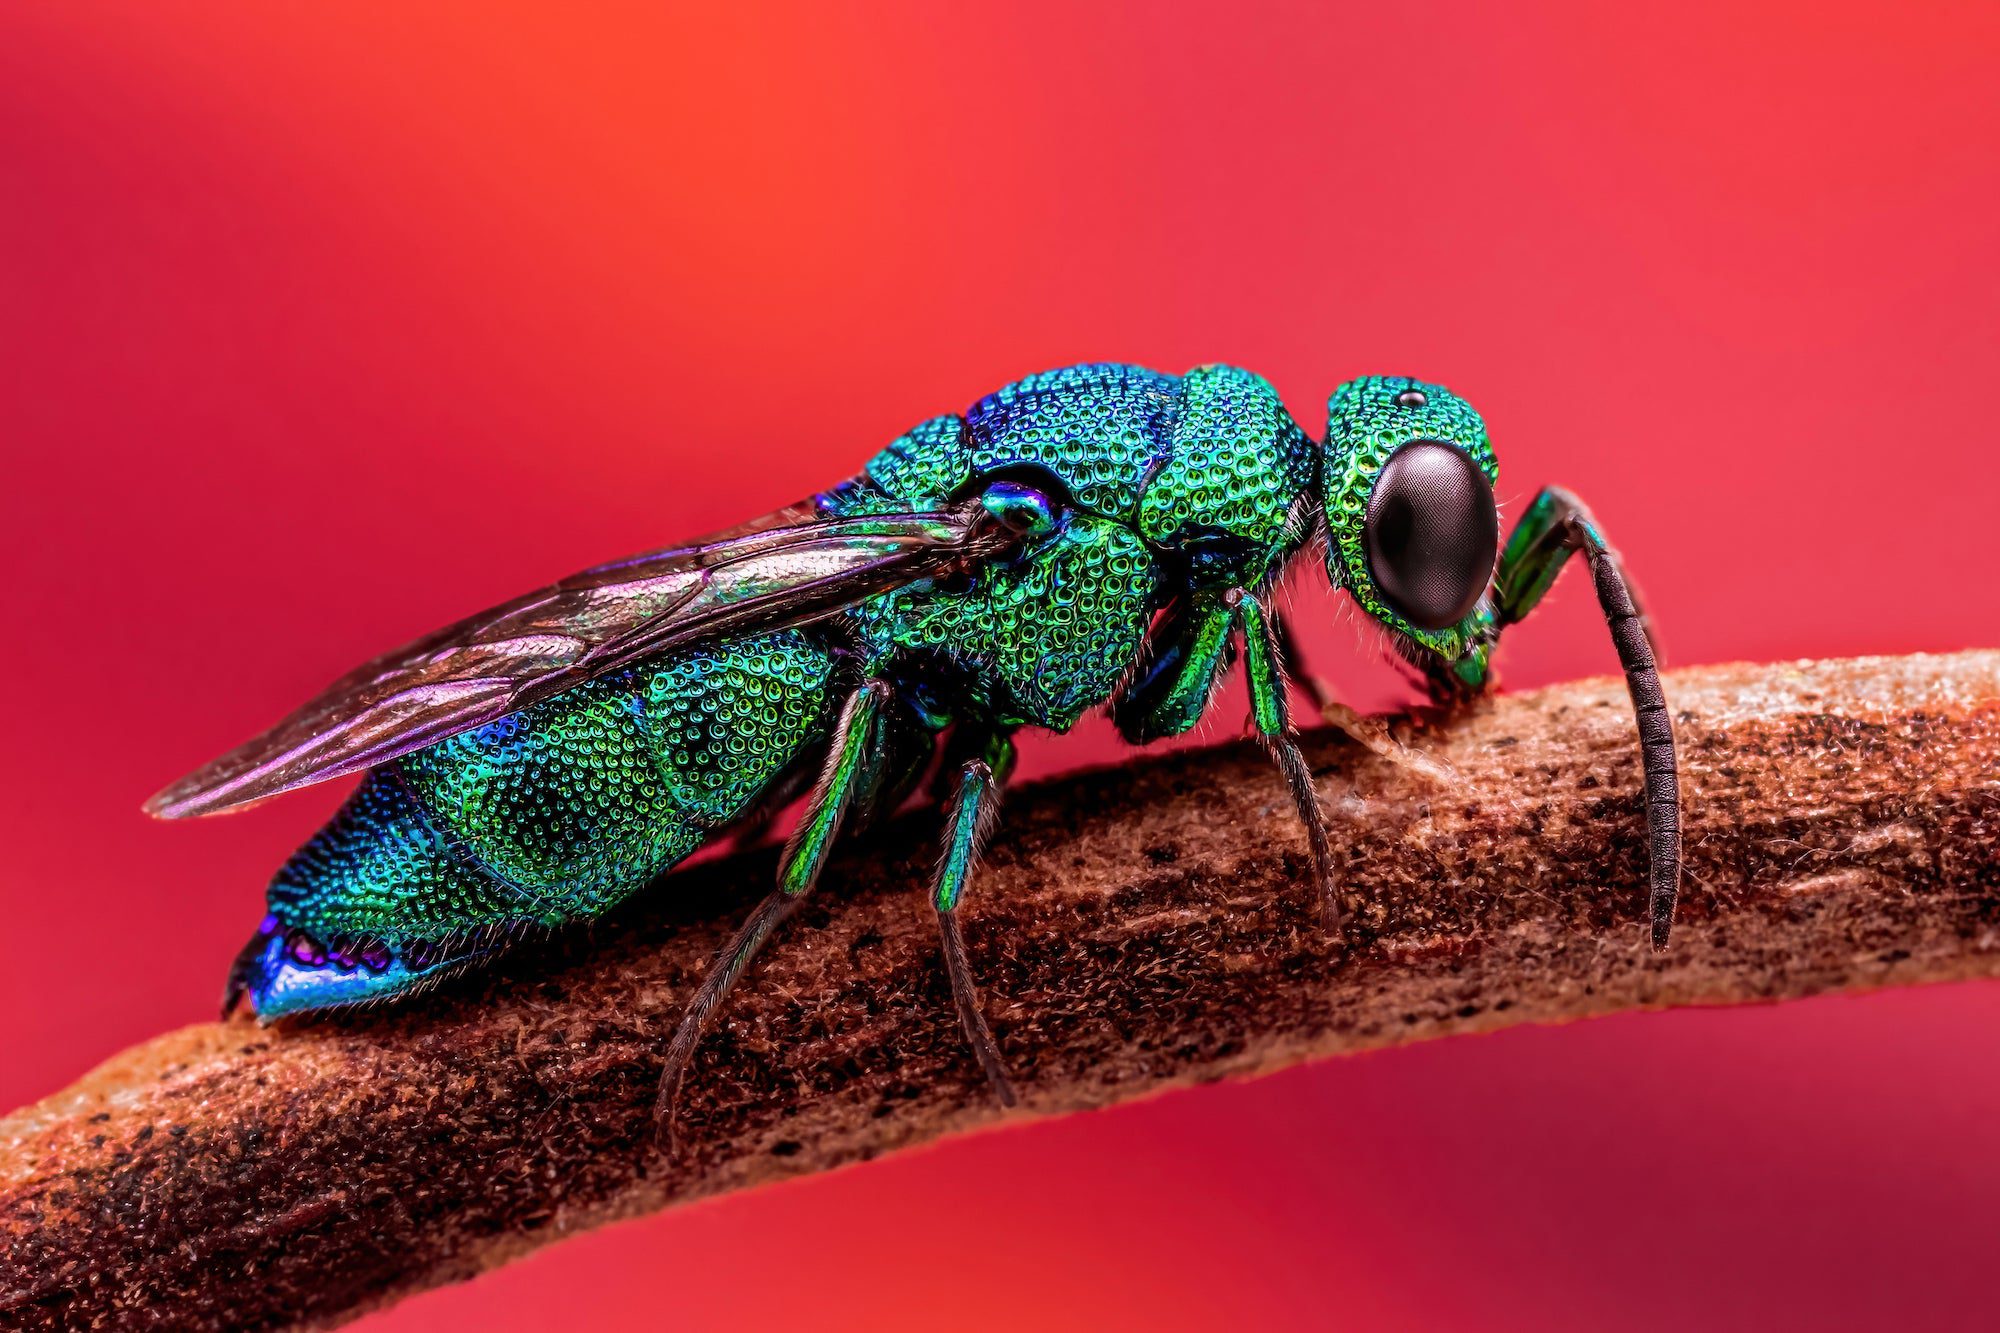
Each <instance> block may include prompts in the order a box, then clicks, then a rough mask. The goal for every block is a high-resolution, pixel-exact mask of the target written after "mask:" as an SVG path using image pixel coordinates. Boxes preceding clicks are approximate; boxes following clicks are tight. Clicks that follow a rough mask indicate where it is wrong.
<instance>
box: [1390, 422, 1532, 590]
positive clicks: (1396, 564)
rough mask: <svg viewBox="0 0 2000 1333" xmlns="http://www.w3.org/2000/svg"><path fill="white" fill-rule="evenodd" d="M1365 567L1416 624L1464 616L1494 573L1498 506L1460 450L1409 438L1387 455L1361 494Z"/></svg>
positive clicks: (1483, 478) (1476, 467) (1483, 479)
mask: <svg viewBox="0 0 2000 1333" xmlns="http://www.w3.org/2000/svg"><path fill="white" fill-rule="evenodd" d="M1365 531H1366V535H1367V539H1368V573H1369V575H1370V577H1372V578H1373V579H1374V580H1375V586H1376V587H1377V588H1378V589H1380V590H1381V592H1382V595H1383V596H1384V597H1386V598H1387V599H1388V600H1389V603H1390V605H1392V606H1394V607H1395V608H1396V610H1397V611H1398V612H1400V613H1401V614H1402V616H1403V618H1404V619H1405V620H1407V621H1409V622H1410V623H1411V624H1412V625H1415V626H1416V627H1417V628H1418V629H1444V628H1446V627H1448V626H1451V625H1455V624H1457V623H1458V622H1459V621H1461V620H1463V619H1464V618H1465V617H1466V616H1467V615H1468V614H1469V613H1470V612H1471V610H1472V608H1473V607H1474V606H1477V605H1478V604H1479V596H1480V594H1481V593H1483V592H1485V591H1486V584H1487V581H1488V580H1489V579H1491V578H1492V577H1493V558H1494V556H1495V555H1496V554H1497V553H1498V552H1499V549H1500V513H1499V511H1498V510H1497V509H1496V508H1495V507H1494V504H1493V487H1492V485H1491V484H1490V483H1489V482H1488V481H1487V480H1486V474H1485V473H1484V472H1481V471H1480V470H1479V465H1478V464H1477V463H1474V462H1473V461H1472V459H1471V458H1469V457H1467V456H1466V454H1465V452H1464V451H1463V450H1460V449H1455V448H1453V447H1452V446H1451V445H1448V444H1443V443H1441V442H1439V441H1437V440H1412V441H1411V442H1410V443H1408V444H1406V445H1404V446H1402V447H1401V448H1400V449H1398V450H1396V452H1395V453H1393V454H1391V455H1389V461H1388V462H1387V463H1384V464H1383V465H1382V472H1381V475H1380V476H1378V477H1376V478H1375V488H1374V489H1373V490H1372V491H1370V492H1369V494H1368V517H1367V526H1366V529H1365Z"/></svg>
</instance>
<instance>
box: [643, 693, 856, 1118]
mask: <svg viewBox="0 0 2000 1333" xmlns="http://www.w3.org/2000/svg"><path fill="white" fill-rule="evenodd" d="M888 702H889V687H888V686H887V685H884V684H883V683H881V682H880V681H870V682H869V683H868V684H866V685H864V686H862V687H861V688H860V689H859V690H856V691H855V692H854V694H853V695H851V696H850V697H849V698H848V700H847V703H846V704H845V706H844V707H843V708H842V709H841V714H840V721H839V722H838V723H837V724H836V725H835V727H834V733H833V741H832V743H831V745H830V746H829V747H828V749H827V757H826V766H825V767H824V768H823V769H822V770H821V771H820V775H819V781H818V782H816V783H815V784H814V785H813V790H812V795H811V797H810V798H809V802H810V803H809V805H808V806H807V809H806V815H805V818H804V819H802V820H800V821H799V826H798V829H797V830H796V831H795V832H794V833H793V834H792V839H791V842H790V843H789V844H788V845H787V846H786V848H785V859H784V861H783V862H782V864H781V865H780V866H779V869H778V887H777V888H776V889H774V890H773V891H772V892H771V894H770V896H769V897H767V898H765V899H764V901H763V902H761V903H759V904H758V905H757V908H756V910H755V911H753V912H751V913H750V916H749V919H748V920H746V921H744V923H743V924H742V926H741V927H739V928H738V929H737V932H736V934H735V936H734V938H732V939H731V940H730V941H729V943H728V945H727V946H725V947H724V948H723V950H722V952H721V953H720V954H718V955H716V959H715V962H714V963H713V964H711V965H710V967H709V970H708V975H707V976H706V977H704V978H703V979H702V983H701V986H700V988H699V989H698V990H696V991H695V993H694V998H693V999H692V1000H690V1001H688V1006H687V1009H686V1010H685V1011H684V1012H683V1013H682V1015H681V1021H680V1026H679V1027H678V1028H676V1029H675V1030H674V1039H673V1041H672V1042H671V1043H669V1044H668V1046H667V1060H666V1067H665V1069H664V1070H663V1071H662V1072H661V1074H660V1094H659V1099H658V1100H657V1101H656V1102H655V1103H654V1106H653V1118H654V1132H655V1134H656V1135H657V1137H658V1138H659V1139H660V1141H661V1142H663V1143H664V1144H666V1145H667V1146H668V1147H669V1148H671V1146H672V1144H673V1129H674V1106H675V1103H676V1102H677V1101H678V1100H679V1098H680V1090H681V1081H682V1079H683V1078H685V1077H686V1075H687V1067H688V1062H689V1060H691V1059H692V1058H693V1056H694V1050H695V1047H696V1045H698V1044H699V1043H700V1041H701V1035H702V1031H703V1029H705V1028H706V1027H707V1026H708V1021H709V1019H710V1018H711V1017H713V1016H714V1014H715V1011H716V1009H717V1008H719V1007H720V1006H721V1004H722V1001H723V1000H724V999H725V998H726V997H727V996H728V994H729V991H730V988H731V987H732V986H734V985H735V984H736V981H737V978H739V977H741V976H742V975H743V970H744V969H745V968H746V967H748V966H749V965H750V960H751V959H752V958H754V957H755V956H756V954H757V951H758V950H759V949H761V948H763V946H764V941H766V940H768V939H769V938H770V937H771V932H772V931H774V930H776V929H777V928H778V925H779V923H780V922H782V921H783V920H784V919H785V918H786V917H788V916H790V915H791V914H792V911H793V909H795V908H796V907H797V906H798V905H799V900H800V899H802V898H804V897H805V896H806V894H807V893H809V892H811V891H812V887H813V885H814V884H815V883H816V882H817V881H818V880H819V872H820V869H821V868H822V867H823V866H824V865H825V864H826V857H827V852H828V851H829V850H830V849H831V848H832V846H833V840H834V838H835V837H836V836H838V834H839V833H840V826H841V823H842V821H843V820H845V819H846V817H847V814H848V811H849V808H850V807H851V806H852V805H853V804H854V801H855V797H856V796H857V795H858V794H860V793H861V792H863V791H865V790H866V789H868V788H869V787H871V786H872V785H873V783H874V781H875V774H876V772H877V770H878V769H879V768H880V766H881V762H882V755H881V750H882V720H883V713H884V711H885V709H886V708H887V705H888Z"/></svg>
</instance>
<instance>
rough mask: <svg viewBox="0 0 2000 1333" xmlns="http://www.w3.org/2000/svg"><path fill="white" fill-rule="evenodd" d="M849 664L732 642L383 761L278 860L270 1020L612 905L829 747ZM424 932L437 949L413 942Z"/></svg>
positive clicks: (267, 989)
mask: <svg viewBox="0 0 2000 1333" xmlns="http://www.w3.org/2000/svg"><path fill="white" fill-rule="evenodd" d="M832 671H833V659H832V656H831V654H830V653H829V652H828V651H827V650H826V648H825V647H823V646H822V645H821V644H820V643H818V642H817V641H816V640H815V639H813V638H812V637H811V636H810V635H809V634H807V633H806V632H803V631H798V630H785V631H779V632H776V633H771V634H763V635H758V636H754V637H749V638H744V639H738V640H725V641H722V642H718V643H714V644H708V645H703V646H702V647H699V648H696V649H691V650H688V651H685V652H681V653H676V654H671V655H668V656H666V657H663V658H661V659H659V660H658V661H656V662H649V663H647V664H645V665H644V666H642V667H636V668H632V669H629V670H626V671H621V672H617V673H614V674H612V675H609V676H605V677H601V678H599V679H597V680H593V681H590V682H588V683H586V684H584V685H581V686H578V687H577V688H575V689H572V690H569V691H566V692H564V693H563V694H560V695H557V696H556V697H554V698H552V699H549V700H546V701H544V702H542V703H539V704H535V705H533V706H531V707H528V708H524V709H522V710H521V711H519V712H517V713H511V714H509V715H507V716H506V717H503V718H501V719H499V720H498V721H495V722H492V723H489V724H487V725H486V726H482V727H476V728H474V729H473V730H471V731H467V732H462V733H460V734H459V735H457V736H453V737H451V738H450V739H448V740H445V741H442V742H440V743H439V744H437V745H433V746H430V747H429V748H427V749H423V750H419V751H416V752H415V753H413V754H410V755H406V756H405V757H404V758H402V759H400V760H398V761H396V762H395V763H393V764H391V765H389V766H387V767H385V768H383V769H379V770H376V771H375V772H373V773H371V774H370V775H369V776H368V778H367V779H366V780H365V781H364V782H363V784H362V786H361V788H360V789H359V790H358V791H356V793H355V794H354V796H353V797H352V798H351V799H350V800H349V801H348V803H347V804H346V805H345V806H344V807H342V809H341V811H340V813H339V814H338V815H336V816H335V818H334V820H333V821H332V822H331V823H330V824H329V825H328V826H327V827H326V828H325V829H324V830H322V831H321V832H320V834H319V835H318V836H316V837H315V838H313V839H312V841H310V842H308V843H307V844H306V845H305V846H304V847H302V848H301V849H300V850H299V851H298V852H297V853H296V854H295V855H294V856H293V857H292V859H291V860H290V861H289V862H287V863H286V865H285V867H284V868H283V869H282V870H280V871H279V872H278V875H277V877H276V878H275V879H274V880H273V882H272V885H271V894H270V897H271V907H272V915H273V919H272V921H271V922H269V923H268V927H269V928H268V930H267V931H265V932H260V935H259V938H258V939H256V940H253V941H252V942H251V946H250V947H249V948H248V949H246V950H245V953H244V956H243V958H242V959H241V960H240V961H239V964H238V976H237V978H236V984H237V986H238V987H240V988H241V989H242V990H244V991H246V992H247V993H248V994H249V995H250V997H251V999H252V1001H253V1004H254V1005H255V1007H256V1008H257V1011H258V1012H259V1013H260V1014H264V1015H267V1016H268V1015H271V1014H275V1013H283V1012H289V1011H291V1010H294V1009H304V1008H319V1007H323V1006H326V1005H329V1004H341V1003H350V1002H353V1001H357V1000H364V999H371V998H375V997H378V996H382V995H387V994H392V993H394V992H396V991H398V990H402V989H406V988H408V987H410V986H413V985H416V984H418V983H420V982H422V981H424V980H427V979H429V978H430V977H431V976H433V975H439V974H442V973H443V972H445V971H448V970H450V969H451V968H452V967H454V966H459V965H463V963H464V962H466V961H468V960H469V959H470V958H472V957H476V956H477V955H478V954H479V953H480V952H482V950H484V949H486V948H487V947H490V944H491V942H492V941H493V939H494V938H495V937H496V936H497V935H499V934H503V933H506V932H509V931H511V930H513V929H515V928H518V927H519V926H521V925H525V924H534V925H543V926H553V925H560V924H562V923H564V922H567V921H573V920H577V919H580V918H585V917H590V916H595V915H597V914H598V913H600V912H602V911H604V910H606V909H607V908H608V907H610V906H611V905H612V904H614V903H616V902H618V901H619V900H620V899H623V898H624V897H626V896H627V895H629V894H630V893H632V892H633V891H634V890H636V889H638V888H639V887H640V886H641V885H643V884H645V883H646V882H647V881H648V880H649V879H651V878H652V877H653V876H655V875H657V874H659V873H660V872H661V871H663V870H666V869H667V868H668V867H670V866H672V865H674V864H675V863H677V862H679V861H681V860H682V859H684V858H686V857H687V856H688V855H690V854H691V853H693V852H694V851H695V850H696V849H697V848H699V847H700V846H701V845H702V843H704V842H705V841H706V840H707V839H708V838H709V837H710V836H712V834H713V833H714V832H715V831H716V830H717V829H719V828H722V827H724V826H726V825H728V824H729V823H731V822H733V821H734V820H736V819H737V818H739V817H740V816H741V815H742V814H743V813H744V812H745V811H746V810H747V809H749V808H750V806H751V805H752V804H753V803H754V802H755V801H756V799H757V798H758V797H759V796H760V795H761V794H763V793H764V792H765V791H766V790H767V789H769V788H770V787H771V786H772V785H773V783H775V782H776V780H777V779H778V778H779V776H780V775H781V774H782V773H783V772H784V771H785V770H786V769H788V768H789V767H791V765H792V764H794V763H795V762H797V761H798V760H799V759H800V757H801V756H802V755H803V754H804V753H805V752H806V751H808V750H809V749H811V748H812V747H813V746H814V745H815V744H816V743H818V742H821V741H823V740H824V738H825V736H826V733H827V727H828V725H829V722H830V716H829V712H830V707H831V704H830V703H829V700H830V699H831V698H832V697H833V695H832V691H830V690H829V688H828V686H829V683H830V678H831V674H832ZM330 940H365V941H370V942H373V943H374V944H377V945H380V946H386V949H387V954H386V957H387V958H388V959H389V961H388V963H387V965H385V966H381V967H375V966H366V965H360V964H359V963H357V962H355V961H353V960H356V959H358V958H361V957H363V956H365V957H366V958H367V960H368V962H369V963H374V962H378V961H381V960H382V959H383V958H384V957H385V954H384V952H383V949H382V948H379V947H377V948H373V949H371V950H368V951H366V952H365V955H364V953H363V951H360V950H355V949H349V950H345V951H341V952H339V953H335V952H334V951H331V950H328V949H326V948H324V947H322V946H321V945H320V943H319V942H321V941H330ZM440 942H442V943H440ZM416 945H421V946H422V947H421V948H419V949H416V950H415V952H416V953H419V954H421V955H422V956H421V957H414V956H412V950H411V948H409V947H405V946H416ZM343 962H345V963H347V964H348V965H347V966H342V965H341V964H342V963H343ZM412 963H421V964H423V966H418V967H412V966H410V964H412Z"/></svg>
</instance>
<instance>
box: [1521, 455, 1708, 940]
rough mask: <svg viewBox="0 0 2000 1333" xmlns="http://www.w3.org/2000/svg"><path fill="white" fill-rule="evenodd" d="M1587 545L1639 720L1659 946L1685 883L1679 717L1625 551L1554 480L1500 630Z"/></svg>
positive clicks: (1527, 532) (1527, 541)
mask: <svg viewBox="0 0 2000 1333" xmlns="http://www.w3.org/2000/svg"><path fill="white" fill-rule="evenodd" d="M1577 552H1582V554H1583V557H1584V559H1585V560H1586V561H1587V562H1588V563H1589V565H1590V574H1591V581H1592V582H1593V583H1594V584H1595V585H1596V588H1597V602H1598V605H1599V606H1600V607H1602V608H1603V610H1604V618H1605V621H1606V622H1607V623H1608V624H1609V625H1610V627H1611V641H1612V643H1613V644H1614V645H1615V646H1616V647H1617V649H1618V664H1619V665H1620V666H1621V667H1623V668H1624V670H1625V688H1626V690H1627V692H1628V693H1630V694H1631V696H1632V707H1633V710H1634V711H1635V712H1636V713H1637V715H1638V722H1639V761H1640V768H1641V770H1642V772H1643V773H1644V774H1645V785H1646V832H1647V837H1648V841H1649V843H1650V851H1651V876H1650V878H1651V897H1650V900H1649V903H1648V909H1649V915H1650V917H1651V921H1652V936H1653V947H1654V948H1655V949H1664V948H1666V947H1667V940H1668V937H1669V936H1670V935H1671V934H1672V932H1673V925H1674V905H1675V902H1676V900H1677V899H1678V898H1679V896H1680V883H1681V806H1680V776H1679V773H1678V771H1677V768H1676V764H1675V755H1674V724H1673V719H1672V718H1671V717H1670V716H1669V715H1668V713H1667V698H1666V693H1665V691H1664V690H1662V689H1661V687H1660V671H1659V666H1658V663H1657V662H1656V660H1655V650H1654V645H1653V631H1652V627H1651V625H1650V624H1649V623H1648V622H1647V620H1646V613H1645V612H1644V611H1643V610H1642V609H1641V608H1640V605H1639V599H1638V597H1637V595H1636V594H1635V593H1634V592H1633V589H1632V585H1631V583H1630V581H1629V580H1627V579H1626V577H1625V567H1624V565H1623V564H1622V563H1621V562H1620V561H1619V559H1618V554H1617V552H1615V551H1613V550H1612V549H1611V547H1610V546H1609V545H1608V544H1607V543H1606V542H1605V540H1604V533H1603V531H1602V530H1601V529H1599V527H1598V526H1597V520H1596V519H1595V518H1593V517H1591V514H1590V511H1589V510H1588V509H1585V508H1584V507H1583V503H1582V502H1581V501H1580V500H1578V499H1577V498H1576V497H1575V496H1574V495H1571V494H1570V493H1569V492H1568V491H1565V490H1562V489H1561V488H1559V487H1555V486H1551V487H1548V488H1547V489H1545V490H1543V491H1542V493H1541V494H1540V495H1538V496H1536V497H1535V502H1534V503H1533V504H1531V505H1529V506H1528V509H1527V512H1526V513H1524V514H1522V515H1521V521H1520V522H1519V523H1518V524H1516V525H1515V528H1514V531H1513V534H1512V535H1511V536H1509V537H1508V538H1507V546H1506V549H1504V550H1503V551H1501V553H1500V568H1499V571H1498V573H1496V574H1495V575H1494V578H1493V590H1494V596H1495V601H1496V605H1495V608H1494V624H1495V629H1496V632H1497V630H1498V629H1500V628H1503V627H1505V626H1507V625H1511V624H1513V623H1514V622H1515V621H1517V620H1520V619H1521V618H1522V617H1523V616H1526V615H1527V614H1528V613H1529V612H1530V611H1532V610H1534V609H1535V604H1536V603H1537V602H1539V601H1541V600H1542V596H1543V595H1544V594H1545V593H1547V592H1548V590H1549V588H1550V587H1551V586H1552V585H1553V584H1554V583H1555V581H1556V575H1558V574H1560V573H1561V572H1562V568H1563V565H1564V564H1566V563H1567V562H1568V560H1569V558H1570V556H1571V555H1573V554H1575V553H1577Z"/></svg>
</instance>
